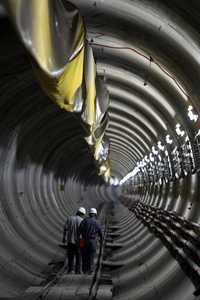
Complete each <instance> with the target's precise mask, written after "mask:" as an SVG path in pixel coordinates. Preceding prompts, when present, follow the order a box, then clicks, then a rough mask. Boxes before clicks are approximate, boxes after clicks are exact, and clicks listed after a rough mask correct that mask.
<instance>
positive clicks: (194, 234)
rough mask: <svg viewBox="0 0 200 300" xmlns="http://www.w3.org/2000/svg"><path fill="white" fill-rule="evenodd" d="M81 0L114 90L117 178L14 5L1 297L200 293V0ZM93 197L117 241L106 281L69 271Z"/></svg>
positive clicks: (6, 98)
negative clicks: (68, 226)
mask: <svg viewBox="0 0 200 300" xmlns="http://www.w3.org/2000/svg"><path fill="white" fill-rule="evenodd" d="M71 2H72V3H73V4H74V5H76V7H77V8H78V9H79V11H80V13H81V15H82V16H83V18H84V21H85V24H86V27H87V32H88V37H89V43H90V46H91V47H92V49H93V53H94V57H95V61H96V65H97V75H99V76H101V77H102V78H103V81H104V84H105V85H106V88H107V90H108V91H109V98H110V104H109V108H108V113H109V126H108V127H107V129H106V136H107V137H108V139H109V144H110V150H109V159H110V163H111V170H112V178H114V183H116V184H111V181H110V182H105V181H104V179H103V178H102V177H101V176H98V172H97V168H96V164H95V162H94V159H93V156H92V155H91V152H90V150H89V147H88V144H87V143H86V141H85V140H84V138H83V135H84V133H83V128H82V127H80V126H79V123H78V121H77V119H76V118H75V117H74V115H73V114H72V113H70V112H66V111H64V110H62V109H60V108H59V107H58V106H56V105H55V103H53V102H52V101H51V100H50V99H49V97H48V96H47V95H46V94H45V93H44V91H43V90H42V88H41V87H40V85H39V83H38V81H37V79H36V77H35V74H34V71H33V69H32V66H31V63H30V60H29V56H28V53H27V51H26V49H25V47H24V45H23V43H22V42H21V40H20V39H19V37H18V35H17V34H16V31H15V28H14V26H13V25H12V24H11V22H10V21H9V19H8V17H7V15H6V13H5V11H4V10H3V8H1V9H0V11H1V14H0V39H1V43H0V241H1V242H0V299H18V300H19V299H25V300H30V299H66V300H67V299H77V300H80V299H82V300H84V299H99V300H106V299H114V300H156V299H157V300H179V299H180V300H194V299H200V298H199V297H200V296H199V295H200V224H199V219H200V184H199V180H200V179H199V177H200V175H199V174H200V173H199V172H200V117H199V115H200V18H199V16H200V2H199V0H190V1H188V0H171V1H170V0H97V1H92V0H73V1H72V0H71ZM79 206H85V207H86V208H89V207H96V208H97V209H98V211H99V212H100V216H99V219H100V221H101V222H106V223H105V224H107V225H106V226H105V228H106V230H105V236H104V244H103V245H104V247H103V249H101V250H102V253H103V254H102V257H100V256H99V260H98V269H97V272H96V273H95V277H94V279H92V282H89V283H88V281H87V278H82V277H81V276H80V277H76V278H75V276H74V278H71V279H70V280H71V281H69V279H66V280H68V281H66V282H64V281H63V282H64V284H61V281H59V280H60V279H59V276H58V275H59V274H61V273H59V272H60V271H59V270H60V268H61V269H62V260H64V256H65V250H64V249H63V248H62V247H60V246H59V244H60V243H61V239H62V229H63V224H64V222H65V220H66V217H67V216H68V215H71V214H74V212H75V211H76V209H77V207H79ZM59 267H60V268H59ZM52 270H53V273H52ZM61 275H63V274H61ZM72 277H73V276H72ZM60 278H63V277H62V276H61V277H60ZM90 283H91V284H90ZM59 284H60V285H59ZM88 284H90V293H89V296H86V295H85V294H84V293H83V294H84V296H81V295H82V294H81V292H80V293H78V292H77V291H76V294H73V291H75V288H76V287H77V286H79V287H80V289H79V290H81V289H84V287H87V285H88ZM44 288H45V293H43V292H44ZM92 289H94V290H95V292H91V291H93V290H92ZM41 290H42V293H41ZM70 291H71V294H70ZM59 293H60V294H59ZM59 295H60V296H59Z"/></svg>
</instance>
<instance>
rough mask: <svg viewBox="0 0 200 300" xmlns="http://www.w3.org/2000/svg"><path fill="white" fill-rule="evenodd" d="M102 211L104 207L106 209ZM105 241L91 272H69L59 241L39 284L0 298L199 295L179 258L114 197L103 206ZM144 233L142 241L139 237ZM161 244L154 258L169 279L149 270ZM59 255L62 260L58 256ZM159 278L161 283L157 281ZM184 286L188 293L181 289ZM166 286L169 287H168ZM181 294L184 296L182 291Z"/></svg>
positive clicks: (131, 299) (169, 298)
mask: <svg viewBox="0 0 200 300" xmlns="http://www.w3.org/2000/svg"><path fill="white" fill-rule="evenodd" d="M105 211H106V210H105ZM105 221H106V222H105V224H107V225H106V226H105V229H104V242H103V249H102V253H101V255H99V253H97V257H96V270H95V272H93V274H92V275H85V274H80V275H76V274H67V259H66V258H65V257H66V256H65V253H66V252H65V249H64V247H63V246H62V247H61V245H60V246H58V252H57V257H56V256H55V257H54V259H53V260H52V261H51V262H50V263H49V264H48V266H47V267H46V269H45V270H44V271H43V275H45V276H46V280H44V281H43V283H42V284H40V285H39V286H37V285H35V286H30V287H28V288H27V289H26V290H25V291H24V292H23V293H21V294H20V295H19V296H18V297H14V298H0V299H15V300H36V299H47V300H51V299H58V300H64V299H65V300H72V299H75V300H86V299H88V300H92V299H93V300H95V299H99V300H111V299H113V300H139V299H140V300H151V299H152V300H155V299H156V298H157V299H159V300H161V299H165V300H177V299H178V297H181V298H180V299H182V300H183V299H199V297H195V296H192V295H193V292H194V291H195V288H194V286H193V284H192V282H191V281H190V280H189V278H188V277H187V276H186V275H185V274H184V272H183V271H182V269H181V268H180V266H179V264H178V263H177V261H176V260H175V259H174V258H173V257H172V256H171V255H170V253H169V251H168V250H167V248H166V247H164V246H163V244H162V242H161V241H160V240H159V239H158V238H157V237H155V236H154V235H153V234H152V233H150V231H148V229H147V228H146V227H145V226H144V225H143V224H142V222H141V220H139V219H138V218H137V217H136V215H135V214H133V213H132V212H131V211H129V210H128V208H126V207H124V206H123V205H122V204H120V203H118V202H116V203H115V204H113V203H112V208H110V209H109V213H108V210H107V213H106V219H105ZM141 236H145V237H144V239H143V241H142V242H138V241H139V240H140V238H141ZM156 248H160V249H161V250H160V251H161V252H160V253H159V256H157V263H159V260H160V259H164V260H163V268H164V267H165V261H167V263H168V264H169V265H171V269H169V270H168V273H169V275H171V276H170V278H172V279H171V280H168V281H167V283H166V282H165V281H164V279H162V276H163V275H162V272H163V271H162V267H161V268H160V270H159V272H157V274H154V271H152V270H153V269H152V266H151V264H156V262H155V261H151V260H149V259H148V257H149V255H151V251H155V249H156ZM61 256H63V260H61V259H60V257H61ZM158 277H159V278H160V283H159V284H158V282H159V281H158ZM177 284H179V285H180V286H183V285H185V286H186V285H187V293H186V292H184V294H182V289H181V288H180V289H179V290H178V291H177V289H176V286H177ZM169 286H170V288H171V290H170V289H169ZM180 295H182V296H180Z"/></svg>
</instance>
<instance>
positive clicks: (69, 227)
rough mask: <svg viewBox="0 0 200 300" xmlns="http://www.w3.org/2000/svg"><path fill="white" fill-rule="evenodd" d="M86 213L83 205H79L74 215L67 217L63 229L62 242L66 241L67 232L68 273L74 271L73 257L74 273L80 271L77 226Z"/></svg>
mask: <svg viewBox="0 0 200 300" xmlns="http://www.w3.org/2000/svg"><path fill="white" fill-rule="evenodd" d="M85 215H86V210H85V208H84V207H79V209H78V210H77V213H76V216H70V217H68V219H67V221H66V223H65V226H64V231H63V240H62V242H63V244H65V241H66V233H67V257H68V273H73V272H74V259H75V273H76V274H80V273H81V253H80V241H79V226H80V224H81V222H82V221H83V218H84V216H85Z"/></svg>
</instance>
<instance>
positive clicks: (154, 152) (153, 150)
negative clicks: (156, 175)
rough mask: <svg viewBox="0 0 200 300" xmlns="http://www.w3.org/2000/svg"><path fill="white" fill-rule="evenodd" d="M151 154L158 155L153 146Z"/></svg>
mask: <svg viewBox="0 0 200 300" xmlns="http://www.w3.org/2000/svg"><path fill="white" fill-rule="evenodd" d="M152 152H153V154H155V155H157V154H158V151H157V150H156V148H155V146H153V147H152Z"/></svg>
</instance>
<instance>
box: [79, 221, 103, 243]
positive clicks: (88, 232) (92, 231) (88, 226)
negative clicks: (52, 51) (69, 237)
mask: <svg viewBox="0 0 200 300" xmlns="http://www.w3.org/2000/svg"><path fill="white" fill-rule="evenodd" d="M79 232H80V235H81V237H82V239H84V240H85V241H86V243H87V241H94V242H96V237H97V236H99V237H100V239H101V240H102V231H101V227H100V225H99V224H98V223H97V221H96V220H95V218H93V217H89V218H86V219H84V220H83V221H82V222H81V224H80V226H79Z"/></svg>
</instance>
